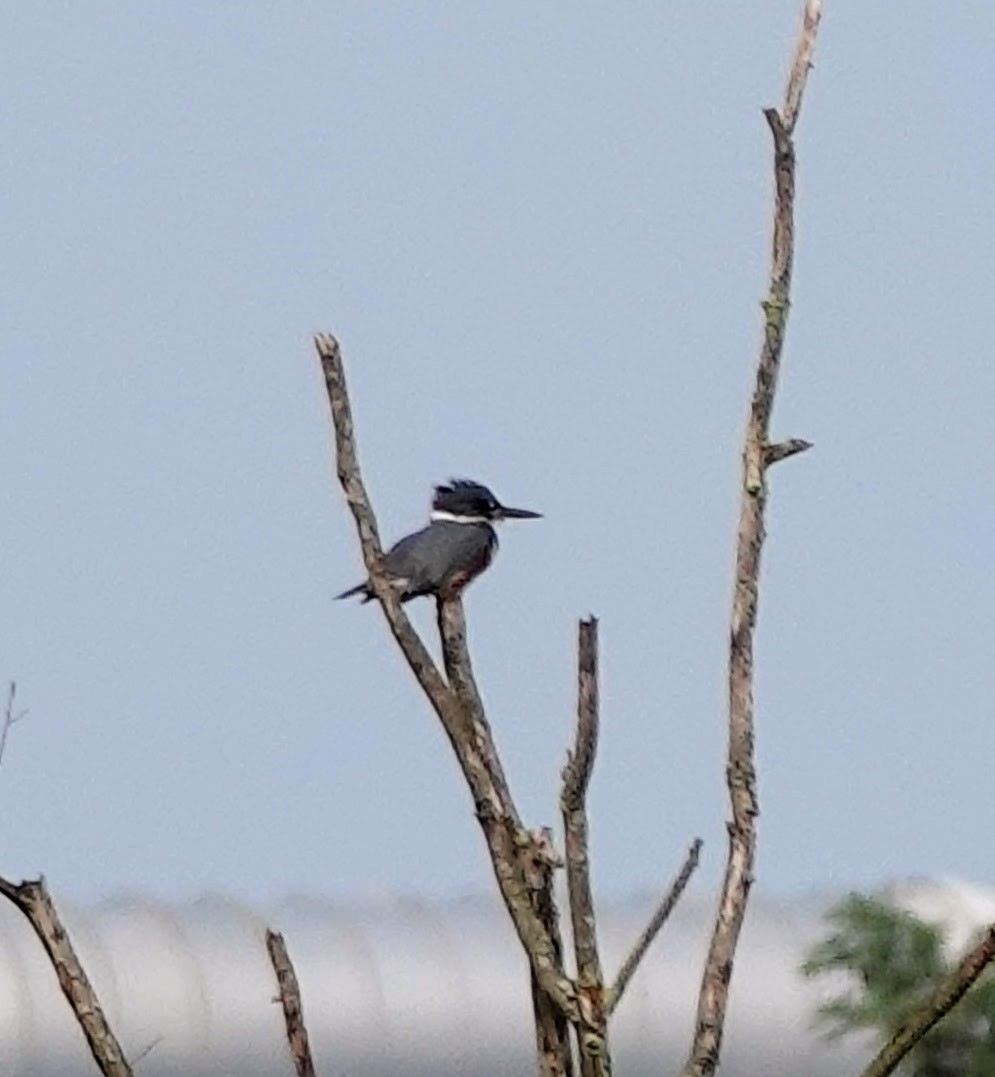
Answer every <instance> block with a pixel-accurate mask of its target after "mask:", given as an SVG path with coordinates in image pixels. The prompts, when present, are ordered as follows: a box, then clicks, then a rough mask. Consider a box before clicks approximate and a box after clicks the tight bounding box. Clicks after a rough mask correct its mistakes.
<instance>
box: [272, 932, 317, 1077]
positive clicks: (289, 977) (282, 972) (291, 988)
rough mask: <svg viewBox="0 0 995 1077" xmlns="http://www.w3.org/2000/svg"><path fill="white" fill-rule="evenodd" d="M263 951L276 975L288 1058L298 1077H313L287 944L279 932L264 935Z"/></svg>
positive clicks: (299, 1001) (313, 1072) (297, 986)
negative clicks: (288, 1046) (288, 1050)
mask: <svg viewBox="0 0 995 1077" xmlns="http://www.w3.org/2000/svg"><path fill="white" fill-rule="evenodd" d="M266 949H267V951H268V952H269V959H270V962H271V964H272V965H273V971H274V972H275V973H276V983H277V987H278V989H279V992H280V994H279V996H278V998H277V999H274V1000H273V1001H274V1002H276V1001H279V1002H280V1004H281V1005H282V1007H283V1021H284V1024H285V1025H286V1026H287V1042H288V1043H289V1044H290V1057H291V1058H293V1060H294V1069H295V1071H296V1073H297V1077H315V1069H314V1061H313V1060H312V1058H311V1046H310V1044H309V1042H308V1034H307V1026H306V1025H305V1024H304V1006H303V1004H302V1003H301V989H300V986H299V985H298V983H297V973H296V972H295V971H294V966H293V962H291V960H290V954H288V953H287V944H286V943H285V942H284V941H283V936H282V935H281V934H280V933H279V932H278V931H269V930H267V932H266Z"/></svg>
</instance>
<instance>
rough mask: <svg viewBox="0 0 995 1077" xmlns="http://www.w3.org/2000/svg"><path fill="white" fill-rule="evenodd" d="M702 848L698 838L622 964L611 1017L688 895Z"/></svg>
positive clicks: (611, 998) (611, 995)
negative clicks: (631, 981) (636, 973)
mask: <svg viewBox="0 0 995 1077" xmlns="http://www.w3.org/2000/svg"><path fill="white" fill-rule="evenodd" d="M701 845H702V842H701V838H695V839H694V841H693V842H691V847H690V848H689V849H688V853H687V856H686V857H685V858H684V863H683V865H682V866H681V870H680V871H679V872H678V873H677V877H676V878H675V879H674V881H673V882H672V883H671V884H670V888H669V889H668V890H667V892H666V893H665V894H664V895H663V900H662V901H661V902H660V904H659V905H658V906H657V907H656V911H655V912H654V913H653V915H652V916H651V917H650V922H649V923H648V924H647V925H646V930H645V931H644V932H643V933H642V934H641V935H640V936H639V938H638V939H637V940H636V942H635V945H634V946H633V947H632V949H631V950H630V951H629V956H628V957H627V958H626V959H625V961H623V962H622V967H621V968H620V969H619V970H618V975H617V976H616V977H615V983H614V984H613V985H612V988H611V991H610V993H609V1000H608V1012H609V1013H614V1012H615V1010H616V1009H617V1008H618V1004H619V1003H620V1002H621V1001H622V996H623V995H624V994H625V989H626V988H627V987H628V986H629V981H630V980H631V979H632V977H633V975H634V974H635V971H636V969H638V968H639V965H640V963H641V962H642V960H643V958H644V957H645V956H646V952H647V950H649V948H650V946H652V945H653V940H654V939H655V938H656V937H657V935H659V934H660V930H661V928H662V927H663V925H664V924H665V923H666V922H667V921H668V920H669V919H670V914H671V913H672V912H673V911H674V908H675V907H676V905H677V902H678V901H680V899H681V894H683V893H684V890H685V889H686V887H687V884H688V883H689V882H690V881H691V876H692V875H693V874H694V873H695V869H696V868H697V867H698V860H699V858H700V856H701Z"/></svg>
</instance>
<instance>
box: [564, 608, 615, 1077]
mask: <svg viewBox="0 0 995 1077" xmlns="http://www.w3.org/2000/svg"><path fill="white" fill-rule="evenodd" d="M599 721H600V714H599V706H598V622H597V619H596V618H595V617H590V618H588V620H586V621H580V622H579V624H578V626H577V731H576V734H575V737H574V747H573V751H572V752H571V753H570V754H569V756H568V757H567V764H566V766H565V767H564V768H563V790H562V792H561V794H560V807H561V810H562V813H563V831H564V845H565V850H566V867H567V894H568V897H569V901H570V921H571V926H572V929H573V944H574V956H575V959H576V963H577V999H578V1002H579V1003H580V1005H581V1007H582V1008H583V1009H585V1011H586V1012H587V1015H588V1020H587V1025H588V1026H589V1029H590V1030H596V1033H597V1034H595V1032H594V1031H588V1032H587V1033H586V1034H584V1033H582V1031H581V1030H579V1029H578V1040H579V1047H580V1064H581V1074H582V1077H601V1075H603V1074H604V1072H605V1070H604V1065H603V1063H604V1060H605V1059H606V1058H608V1057H609V1055H608V1031H607V1015H606V1013H605V999H604V976H603V974H602V971H601V957H600V955H599V953H598V930H597V916H596V913H595V909H594V894H593V892H592V888H591V856H590V848H589V838H588V819H587V787H588V785H589V784H590V781H591V773H592V772H593V770H594V759H595V755H596V753H597V750H598V728H599Z"/></svg>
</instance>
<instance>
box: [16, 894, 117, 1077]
mask: <svg viewBox="0 0 995 1077" xmlns="http://www.w3.org/2000/svg"><path fill="white" fill-rule="evenodd" d="M0 894H3V896H4V897H5V898H8V899H9V900H10V901H11V902H13V904H14V905H16V906H17V907H18V909H20V910H21V912H22V913H23V914H24V915H25V916H26V917H27V920H28V923H30V924H31V927H32V928H33V929H34V932H35V934H36V935H37V936H38V938H39V939H40V940H41V944H42V946H44V948H45V953H46V954H47V955H48V960H49V961H50V962H51V965H52V968H53V969H55V974H56V976H58V978H59V986H60V987H61V988H62V993H63V995H65V996H66V1001H67V1002H68V1003H69V1005H70V1007H71V1008H72V1011H73V1014H74V1015H75V1017H76V1021H77V1023H78V1024H79V1027H80V1028H81V1029H82V1030H83V1035H84V1036H85V1037H86V1042H87V1046H88V1047H89V1048H90V1054H91V1055H93V1060H94V1061H95V1062H96V1063H97V1065H98V1066H99V1067H100V1072H101V1073H103V1074H104V1075H105V1077H132V1069H131V1066H130V1065H129V1064H128V1060H127V1058H126V1057H125V1054H124V1051H123V1050H122V1049H121V1044H120V1043H118V1041H117V1038H116V1037H115V1035H114V1033H113V1032H112V1031H111V1029H110V1026H109V1025H108V1023H107V1018H106V1017H105V1016H104V1011H103V1009H102V1008H101V1006H100V1002H99V1001H98V1000H97V994H96V992H95V991H94V990H93V986H92V985H91V983H90V981H89V979H88V977H87V975H86V972H85V971H84V969H83V966H82V965H81V964H80V961H79V958H78V957H77V956H76V951H75V950H74V949H73V944H72V942H70V940H69V935H68V933H67V932H66V929H65V927H64V926H63V924H62V921H61V920H60V919H59V914H58V913H57V912H56V911H55V905H54V904H53V903H52V898H51V895H50V894H49V892H48V887H46V885H45V880H44V879H43V878H42V879H33V880H32V879H26V880H25V881H24V882H21V883H12V882H9V881H8V880H7V879H0Z"/></svg>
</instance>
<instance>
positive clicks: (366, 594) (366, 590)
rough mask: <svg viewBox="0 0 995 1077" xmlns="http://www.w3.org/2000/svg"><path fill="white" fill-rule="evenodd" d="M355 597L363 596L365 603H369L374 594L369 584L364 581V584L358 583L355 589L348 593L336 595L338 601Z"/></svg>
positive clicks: (352, 588) (351, 588)
mask: <svg viewBox="0 0 995 1077" xmlns="http://www.w3.org/2000/svg"><path fill="white" fill-rule="evenodd" d="M353 595H362V596H363V601H364V602H369V601H370V599H371V598H372V597H373V592H372V591H371V590H370V585H369V583H368V582H367V581H366V580H364V581H363V582H362V583H357V584H356V586H355V587H350V588H349V590H348V591H343V592H342V594H340V595H336V596H335V599H336V601H338V599H340V598H352V596H353Z"/></svg>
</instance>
